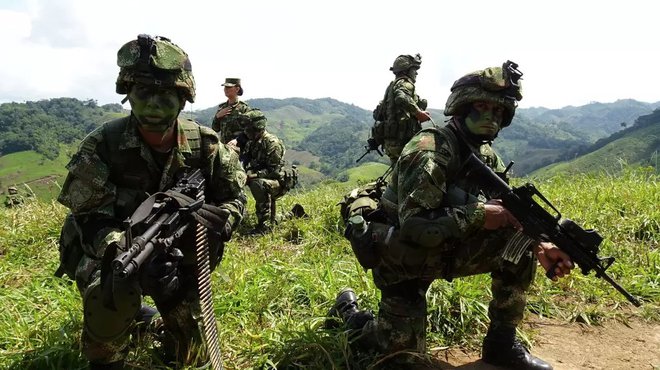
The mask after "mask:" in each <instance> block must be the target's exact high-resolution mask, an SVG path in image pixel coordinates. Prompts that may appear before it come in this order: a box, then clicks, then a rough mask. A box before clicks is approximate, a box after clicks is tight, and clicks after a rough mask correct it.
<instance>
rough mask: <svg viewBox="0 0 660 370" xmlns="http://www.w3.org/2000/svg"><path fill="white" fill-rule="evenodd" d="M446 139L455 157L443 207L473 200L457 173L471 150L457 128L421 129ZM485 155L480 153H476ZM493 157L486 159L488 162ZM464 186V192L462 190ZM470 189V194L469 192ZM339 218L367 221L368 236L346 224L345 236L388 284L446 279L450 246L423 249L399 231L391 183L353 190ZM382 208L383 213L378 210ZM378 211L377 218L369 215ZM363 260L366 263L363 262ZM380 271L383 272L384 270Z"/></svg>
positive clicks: (342, 207) (347, 197)
mask: <svg viewBox="0 0 660 370" xmlns="http://www.w3.org/2000/svg"><path fill="white" fill-rule="evenodd" d="M423 131H424V132H432V133H433V134H434V135H436V136H439V137H440V138H437V139H436V142H437V141H438V140H442V141H444V142H446V143H448V144H449V146H450V148H451V149H450V150H451V151H452V152H453V153H457V154H458V156H459V158H458V159H457V160H456V161H451V162H450V163H449V167H448V168H447V185H448V192H447V195H446V196H445V197H444V199H443V204H444V206H452V205H453V206H455V205H464V204H468V203H473V202H474V201H476V198H475V195H474V194H476V193H474V192H475V191H476V192H477V193H478V190H476V189H474V188H475V187H474V185H472V184H469V183H467V182H466V181H465V180H464V179H463V178H462V177H461V174H460V165H461V163H462V161H461V159H460V158H463V157H464V154H465V158H467V157H466V155H467V154H469V148H467V147H466V148H463V147H462V145H461V144H460V140H461V139H460V138H459V137H458V133H457V132H456V131H454V129H453V128H451V127H448V126H445V127H443V128H436V127H431V128H427V129H424V130H423ZM479 156H480V157H482V159H484V158H483V153H482V155H479ZM491 162H492V160H490V161H487V162H486V163H491ZM464 190H465V191H464ZM471 193H474V194H471ZM340 205H341V213H342V219H344V220H345V221H346V220H347V219H348V218H349V217H351V216H353V215H363V217H364V219H365V220H366V221H367V222H368V233H369V234H368V237H364V236H361V235H356V234H355V233H353V232H351V231H350V230H348V229H347V231H346V232H345V237H346V238H347V239H348V240H349V241H350V242H351V247H352V249H353V251H354V253H355V255H356V257H357V258H358V261H360V263H361V265H362V266H363V267H364V268H365V269H369V268H373V269H374V276H378V279H379V281H382V282H384V283H386V284H395V283H396V282H398V281H403V280H406V279H412V278H424V279H436V278H449V277H450V275H449V271H448V268H449V266H450V261H451V255H452V249H451V248H452V245H451V243H449V244H447V246H446V247H447V248H435V249H430V248H424V247H421V246H418V245H413V244H410V243H408V242H406V241H404V240H402V239H401V238H400V236H399V225H398V199H397V195H396V194H395V192H394V191H393V190H392V189H391V188H390V187H387V188H380V189H376V188H374V183H372V184H367V185H366V186H363V187H360V188H357V189H354V190H353V191H352V192H351V193H349V194H348V195H346V196H345V197H344V200H343V201H342V202H340ZM378 211H381V212H382V214H379V213H378ZM371 215H376V217H374V216H371ZM363 261H367V263H368V265H367V264H365V263H363ZM383 271H387V272H386V273H383Z"/></svg>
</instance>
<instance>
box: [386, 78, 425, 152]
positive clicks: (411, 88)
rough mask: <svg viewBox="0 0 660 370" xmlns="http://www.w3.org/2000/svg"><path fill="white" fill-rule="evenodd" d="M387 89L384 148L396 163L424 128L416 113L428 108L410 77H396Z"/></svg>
mask: <svg viewBox="0 0 660 370" xmlns="http://www.w3.org/2000/svg"><path fill="white" fill-rule="evenodd" d="M387 89H388V92H387V93H386V96H387V98H386V100H385V104H386V105H385V106H386V109H387V121H386V123H385V142H384V143H383V149H385V154H387V156H388V157H390V160H391V161H392V163H394V162H396V160H397V159H398V158H399V155H400V154H401V150H402V149H403V146H404V145H406V143H407V142H408V140H410V138H412V137H413V135H415V133H417V132H418V131H419V130H420V129H421V128H422V126H421V124H420V123H419V121H418V120H417V118H416V117H415V113H416V112H417V111H418V110H424V109H426V106H425V104H426V103H425V101H423V100H422V99H420V98H419V95H417V94H416V93H415V83H414V82H413V80H412V79H410V77H407V76H403V77H399V78H397V79H395V80H394V81H392V83H390V85H389V86H388V87H387ZM420 105H422V106H420Z"/></svg>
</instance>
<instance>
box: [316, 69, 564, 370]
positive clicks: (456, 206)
mask: <svg viewBox="0 0 660 370" xmlns="http://www.w3.org/2000/svg"><path fill="white" fill-rule="evenodd" d="M521 76H522V73H520V71H518V69H517V65H516V64H515V63H512V62H509V61H507V62H506V63H504V65H503V66H502V67H493V68H487V69H485V70H480V71H476V72H473V73H470V74H468V75H466V76H464V77H462V78H460V79H459V80H457V81H456V82H455V83H454V85H453V86H452V88H451V95H450V96H449V98H448V100H447V104H446V107H445V111H444V113H445V114H446V115H449V116H452V117H451V120H450V121H449V123H448V125H446V126H444V127H442V128H436V127H431V128H427V129H424V130H422V131H421V132H419V133H418V134H417V135H415V136H414V137H413V138H412V139H411V140H410V142H408V144H407V145H406V146H405V147H404V149H403V151H402V153H401V157H400V158H399V161H398V162H397V164H396V166H395V168H394V171H393V174H392V180H391V182H390V183H389V185H388V186H387V188H386V189H385V192H384V194H383V196H382V198H381V200H380V203H379V206H380V209H382V210H383V211H384V212H385V214H386V215H387V219H388V220H393V221H390V222H392V224H393V225H394V226H395V228H394V232H392V231H391V230H389V231H388V229H389V225H387V224H385V225H384V227H382V226H383V225H379V224H378V223H376V222H372V224H374V226H371V227H370V230H372V231H373V234H372V235H373V237H374V238H375V239H376V240H377V241H378V242H377V243H376V245H381V246H385V245H386V246H387V247H386V248H385V247H383V248H379V249H378V250H379V251H380V257H379V258H380V259H379V261H378V263H377V264H376V265H375V267H374V268H373V278H374V283H375V284H376V286H377V287H378V288H379V289H380V291H381V301H380V304H379V312H378V317H377V318H374V317H373V315H372V314H371V313H370V312H368V311H360V310H359V309H358V302H357V299H356V295H355V293H354V292H353V291H352V290H351V289H345V290H343V291H342V292H340V293H339V295H338V296H337V299H336V302H335V305H334V306H333V307H332V309H331V310H330V313H329V315H330V316H336V317H340V318H341V319H342V320H343V321H344V322H345V324H346V326H347V327H348V328H351V329H356V330H361V333H362V335H361V337H360V338H361V339H360V341H361V342H360V344H362V345H364V346H366V347H368V348H372V349H376V350H377V351H379V352H381V353H385V354H392V353H394V352H397V351H401V350H406V351H412V352H419V353H422V354H423V353H425V351H426V344H425V331H426V317H427V316H426V315H427V312H426V307H427V303H426V298H425V294H426V292H427V290H428V288H429V286H430V285H431V283H432V282H433V280H435V279H438V278H442V279H448V280H451V279H453V278H458V277H463V276H469V275H475V274H482V273H490V274H491V276H492V286H491V290H492V295H493V299H492V301H491V302H490V306H489V310H488V316H489V318H490V320H491V321H490V327H489V329H488V333H487V335H486V337H485V339H484V342H483V353H482V358H483V360H484V361H485V362H487V363H490V364H493V365H498V366H505V367H508V368H512V369H536V370H542V369H552V366H550V365H549V364H547V363H546V362H544V361H543V360H541V359H538V358H536V357H534V356H532V355H531V354H530V353H529V351H528V350H527V349H526V348H525V347H523V345H522V344H521V343H520V341H519V340H518V339H517V338H516V336H515V332H516V327H517V326H518V324H519V323H520V321H521V320H522V318H523V312H524V310H525V302H526V292H527V290H528V288H529V286H530V284H531V283H532V281H533V278H534V275H535V271H536V265H537V260H538V261H539V262H540V263H541V265H542V266H543V268H544V269H545V270H546V271H547V270H549V269H553V266H556V267H554V272H555V273H556V275H557V276H558V277H563V276H565V275H567V274H569V273H570V270H571V269H572V268H573V263H572V262H571V260H570V258H569V257H568V255H566V254H565V253H564V252H562V251H561V250H560V249H559V248H557V247H556V246H555V245H554V244H551V243H547V242H541V243H537V242H534V241H532V240H527V241H526V243H525V244H523V247H525V246H527V247H528V248H527V249H515V248H517V247H520V244H517V247H516V245H514V243H513V242H512V243H508V242H509V241H513V240H515V239H513V236H514V235H520V234H516V233H517V229H519V228H520V227H521V226H520V224H519V222H518V221H517V220H516V219H515V218H514V217H513V216H512V215H511V213H510V212H509V211H508V210H506V209H505V208H504V207H502V205H501V202H500V201H499V200H498V199H491V200H487V199H486V198H485V197H484V196H483V195H479V194H480V190H482V189H480V187H479V186H478V185H477V184H473V183H470V182H469V180H468V179H467V178H466V176H465V175H464V174H463V173H462V172H461V164H462V163H464V160H465V159H466V158H467V156H468V155H470V153H475V154H476V155H477V156H479V157H480V158H481V159H482V161H484V163H486V164H487V165H488V166H489V167H491V168H493V169H494V170H495V171H496V172H502V170H503V169H504V166H503V163H502V161H501V159H500V158H499V157H498V156H497V154H496V153H495V152H494V151H493V149H492V148H491V146H490V143H491V141H492V140H494V139H495V138H496V137H497V134H498V133H499V131H500V130H501V129H502V128H504V127H507V126H509V124H510V123H511V120H512V118H513V115H514V113H515V110H516V106H517V102H518V101H519V100H520V99H522V94H521V85H520V81H519V79H520V77H521ZM385 234H388V235H391V238H388V240H387V244H385V241H384V240H385V236H384V235H385ZM368 239H369V240H372V238H368ZM354 240H355V239H352V240H351V243H352V244H353V242H354ZM514 249H515V251H518V252H519V253H514ZM354 250H355V249H354ZM554 279H556V277H555V278H553V280H554Z"/></svg>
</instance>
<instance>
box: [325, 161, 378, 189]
mask: <svg viewBox="0 0 660 370" xmlns="http://www.w3.org/2000/svg"><path fill="white" fill-rule="evenodd" d="M388 167H389V165H386V164H383V163H376V162H367V163H363V164H362V165H360V166H359V167H355V168H350V169H348V170H346V171H343V172H341V173H340V174H339V175H338V177H339V178H340V179H341V178H344V179H346V181H345V182H347V183H349V184H364V183H367V182H370V181H373V180H374V179H376V178H378V177H380V176H382V175H383V174H384V173H385V171H386V170H387V169H388Z"/></svg>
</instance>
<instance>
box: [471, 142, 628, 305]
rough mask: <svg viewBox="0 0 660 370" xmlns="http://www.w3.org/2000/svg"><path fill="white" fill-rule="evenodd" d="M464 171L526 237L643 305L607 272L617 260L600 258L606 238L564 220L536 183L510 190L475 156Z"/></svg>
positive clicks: (550, 275)
mask: <svg viewBox="0 0 660 370" xmlns="http://www.w3.org/2000/svg"><path fill="white" fill-rule="evenodd" d="M511 165H513V163H511V164H509V166H508V167H507V171H508V170H509V169H510V168H511ZM464 168H465V169H466V175H467V177H468V178H469V179H471V180H472V181H473V182H475V183H477V184H479V185H480V186H482V187H483V188H485V190H486V191H487V192H489V195H490V196H492V198H498V199H501V200H502V204H503V205H504V208H506V209H507V210H508V211H509V212H511V214H513V216H514V217H515V218H516V219H517V220H518V221H519V222H520V224H522V226H523V231H522V232H523V234H525V235H527V236H528V237H530V238H532V239H534V240H536V241H548V242H552V243H553V244H555V245H556V246H557V247H559V249H561V250H562V251H564V252H565V253H566V254H568V256H569V257H571V260H572V261H573V262H575V263H577V265H578V266H579V267H580V269H581V270H582V274H584V275H588V274H589V272H590V271H592V270H593V271H595V273H596V277H598V278H601V279H603V280H605V281H607V282H608V283H609V284H610V285H612V286H613V287H614V288H615V289H616V290H618V291H619V292H620V293H621V294H623V295H624V296H625V297H626V299H628V301H630V302H631V303H632V304H634V305H635V306H637V307H639V306H640V305H641V303H640V302H639V300H637V298H635V297H634V296H633V295H632V294H630V293H628V292H627V291H626V290H625V289H624V288H623V287H621V286H620V285H619V284H618V283H617V282H616V281H614V280H613V279H612V278H611V277H610V276H609V275H607V273H606V272H605V271H606V270H607V269H608V268H609V267H610V266H611V265H612V263H614V257H599V256H598V252H599V246H600V243H601V242H602V241H603V237H602V236H600V235H599V234H598V233H597V232H596V231H595V230H592V229H588V230H585V229H583V228H582V227H580V226H579V225H578V224H576V223H575V222H573V221H571V220H569V219H564V220H561V213H559V211H558V210H557V208H555V207H554V206H553V205H552V204H551V203H550V202H549V201H548V200H547V199H546V198H545V197H544V196H543V194H541V192H539V191H538V190H537V189H536V187H535V186H534V185H533V184H530V183H527V184H525V185H523V186H520V187H514V188H512V187H510V186H509V184H507V183H506V182H505V181H504V180H503V179H502V178H501V177H500V176H498V175H497V174H496V173H495V172H494V171H493V170H492V169H490V168H489V167H488V166H486V165H485V164H484V163H483V162H482V161H481V160H480V159H479V158H477V156H476V155H474V154H470V157H469V158H468V159H467V161H466V162H465V165H464ZM505 172H506V171H505ZM535 198H538V199H540V200H541V201H542V202H543V203H545V207H547V208H549V209H551V210H552V211H553V212H554V213H555V214H554V215H553V214H551V213H550V212H548V211H547V210H546V208H545V207H544V206H543V205H542V204H539V203H538V202H537V201H536V200H535ZM546 276H547V277H548V278H553V277H554V276H555V267H554V266H553V267H552V268H550V269H549V270H548V271H547V273H546Z"/></svg>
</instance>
